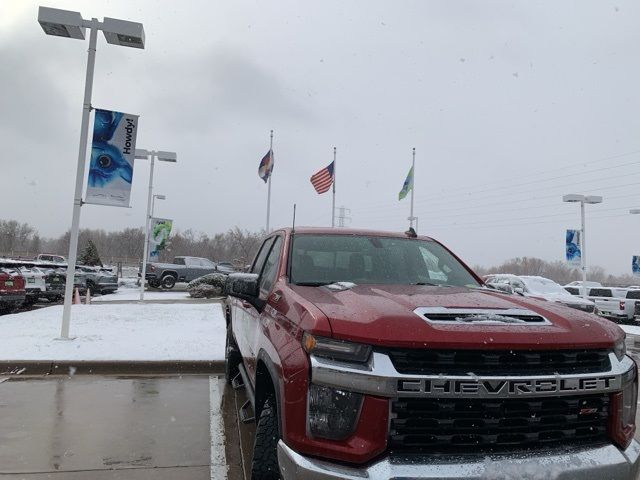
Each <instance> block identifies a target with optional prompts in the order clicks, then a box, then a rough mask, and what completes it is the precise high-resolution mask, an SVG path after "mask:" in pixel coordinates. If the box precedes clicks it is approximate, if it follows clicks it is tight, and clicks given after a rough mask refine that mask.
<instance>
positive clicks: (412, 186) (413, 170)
mask: <svg viewBox="0 0 640 480" xmlns="http://www.w3.org/2000/svg"><path fill="white" fill-rule="evenodd" d="M411 172H412V173H411V215H410V216H409V221H410V222H411V223H410V227H411V228H413V221H414V220H415V219H416V217H414V216H413V192H414V191H415V188H414V187H415V185H416V147H413V160H412V163H411Z"/></svg>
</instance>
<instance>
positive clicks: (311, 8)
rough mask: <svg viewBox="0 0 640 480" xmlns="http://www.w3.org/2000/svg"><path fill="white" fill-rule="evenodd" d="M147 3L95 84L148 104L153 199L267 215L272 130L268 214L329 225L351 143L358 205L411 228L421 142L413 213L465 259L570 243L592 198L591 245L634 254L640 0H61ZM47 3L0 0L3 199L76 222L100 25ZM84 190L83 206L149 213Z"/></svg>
mask: <svg viewBox="0 0 640 480" xmlns="http://www.w3.org/2000/svg"><path fill="white" fill-rule="evenodd" d="M42 5H45V6H52V7H57V8H63V9H68V10H76V11H80V12H81V13H82V15H83V16H84V17H85V18H90V17H91V16H95V17H98V18H99V19H102V17H104V16H109V17H115V18H122V19H127V20H133V21H139V22H142V23H143V24H144V28H145V33H146V40H147V42H146V48H145V49H144V50H137V49H131V48H122V47H117V46H113V45H109V44H107V43H106V42H105V40H104V37H103V36H102V35H100V37H99V39H98V49H97V60H96V71H95V83H94V90H93V101H92V104H93V106H95V107H99V108H106V109H114V110H120V111H124V112H127V113H134V114H139V115H140V121H139V133H138V147H139V148H147V149H157V150H173V151H176V152H177V153H178V163H177V164H174V165H172V164H162V163H161V164H159V165H157V167H156V175H155V185H156V189H155V192H156V193H161V194H166V195H167V200H166V201H164V202H158V207H157V211H156V213H157V214H158V215H159V216H164V217H168V218H173V219H174V221H175V224H174V225H175V227H176V228H178V229H186V228H192V229H194V230H196V231H203V232H206V233H209V234H214V233H217V232H222V231H225V230H227V229H229V228H231V227H233V226H235V225H237V226H239V227H241V228H246V229H250V230H256V229H260V228H264V226H265V212H266V197H267V188H266V186H265V184H264V183H263V182H262V180H260V178H259V177H258V175H257V168H258V163H259V160H260V159H261V158H262V156H263V155H264V154H265V153H266V151H267V150H268V147H269V130H270V129H273V130H274V131H275V138H274V152H275V170H274V172H273V185H272V188H273V191H272V193H273V197H272V226H274V227H278V226H284V225H289V224H290V222H291V212H292V205H293V203H297V205H298V223H299V224H306V225H328V224H330V222H331V195H330V193H326V194H324V195H322V196H319V195H317V194H316V193H315V191H314V190H313V188H312V186H311V184H310V183H309V177H310V176H311V175H312V174H313V173H314V172H316V171H317V170H319V169H320V168H322V167H324V166H326V165H327V164H328V163H330V161H331V157H332V148H333V146H336V147H337V152H338V161H337V205H339V206H340V205H344V206H345V207H347V208H348V209H350V216H351V222H350V224H351V225H352V226H356V227H366V228H376V229H386V230H404V229H406V226H407V223H408V222H407V220H406V218H407V216H408V214H409V197H407V198H406V199H405V200H403V201H398V191H399V190H400V189H401V187H402V183H403V181H404V178H405V176H406V174H407V171H408V169H409V167H410V163H411V148H412V147H415V148H416V151H417V155H416V163H417V167H416V170H417V171H416V204H415V214H416V216H418V217H419V231H420V233H423V234H428V235H431V236H433V237H435V238H437V239H439V240H441V241H443V242H444V243H445V244H446V245H448V246H449V247H451V248H452V249H453V250H454V251H455V252H456V253H458V254H459V255H460V256H461V257H462V258H463V259H464V260H466V261H467V262H468V263H470V264H481V265H491V264H495V263H498V262H501V261H503V260H506V259H508V258H511V257H514V256H525V255H526V256H537V257H541V258H544V259H547V260H559V259H562V258H563V255H564V244H563V242H564V230H565V229H566V228H578V227H579V207H578V206H577V205H575V204H564V203H562V201H561V197H562V195H563V194H565V193H585V194H595V195H602V196H603V197H604V203H603V204H601V205H595V206H589V207H588V209H587V211H588V212H587V213H588V219H587V220H588V221H587V230H588V240H589V244H588V247H589V263H592V264H598V265H601V266H603V267H605V268H607V270H609V271H610V272H614V273H627V272H629V273H630V269H631V255H632V254H640V216H631V215H629V214H628V210H629V208H632V207H640V198H638V197H640V192H638V188H637V183H638V180H639V179H640V110H639V108H638V107H639V100H638V99H639V96H638V93H639V89H640V68H639V66H638V59H639V58H640V30H639V29H638V24H639V22H640V4H639V3H638V2H634V1H615V2H607V1H602V0H594V1H585V0H576V1H565V2H557V1H553V0H549V1H544V2H534V1H517V2H508V1H484V2H478V1H476V0H469V1H451V0H443V1H439V2H438V1H429V2H424V1H402V2H398V1H391V0H387V1H372V0H366V1H365V0H362V1H348V2H347V1H344V0H339V1H327V0H322V1H304V2H300V1H280V0H277V1H270V2H258V1H238V0H234V1H226V2H221V1H201V2H196V1H181V2H176V1H136V2H131V1H125V0H122V1H115V0H114V1H97V0H94V1H92V2H81V1H57V0H49V1H48V2H45V3H42ZM37 7H38V3H34V2H29V1H25V0H2V2H0V144H1V145H2V152H3V154H2V158H1V159H0V165H1V170H0V179H2V180H3V181H2V182H1V191H2V196H1V198H2V201H1V202H0V218H4V219H11V218H13V219H17V220H20V221H23V222H28V223H30V224H32V225H33V226H35V227H36V228H37V229H38V230H39V231H40V233H41V235H44V236H53V235H59V234H61V233H62V232H64V231H65V230H67V229H68V228H69V225H70V223H71V207H72V199H73V186H74V182H75V171H76V161H77V148H78V140H79V131H80V118H81V108H82V95H83V89H84V70H85V67H86V50H87V46H88V42H87V41H80V40H70V39H65V38H58V37H51V36H47V35H45V34H44V32H43V31H42V29H41V28H40V26H39V25H38V23H37ZM148 172H149V167H148V162H146V161H140V162H139V163H137V164H136V166H135V169H134V178H133V192H132V202H131V203H132V208H131V209H123V208H113V207H100V206H92V205H86V206H84V207H83V209H82V219H81V226H82V227H87V228H104V229H106V230H113V229H120V228H123V227H138V226H141V225H143V223H144V215H145V209H146V193H147V190H146V189H147V185H148V183H147V182H148Z"/></svg>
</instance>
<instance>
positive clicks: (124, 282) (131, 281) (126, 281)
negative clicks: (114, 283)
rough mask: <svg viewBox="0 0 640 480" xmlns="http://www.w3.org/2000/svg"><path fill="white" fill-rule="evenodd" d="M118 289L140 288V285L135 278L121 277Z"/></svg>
mask: <svg viewBox="0 0 640 480" xmlns="http://www.w3.org/2000/svg"><path fill="white" fill-rule="evenodd" d="M118 288H140V285H138V279H137V278H132V277H123V278H119V279H118Z"/></svg>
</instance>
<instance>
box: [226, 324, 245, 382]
mask: <svg viewBox="0 0 640 480" xmlns="http://www.w3.org/2000/svg"><path fill="white" fill-rule="evenodd" d="M241 361H242V356H241V355H240V350H239V349H238V345H237V344H236V341H235V340H234V339H233V336H232V335H231V324H229V325H228V326H227V342H226V347H225V351H224V379H225V380H226V381H227V383H228V384H229V385H231V380H233V379H234V378H235V377H236V376H237V375H238V373H240V369H239V368H238V367H239V366H240V362H241Z"/></svg>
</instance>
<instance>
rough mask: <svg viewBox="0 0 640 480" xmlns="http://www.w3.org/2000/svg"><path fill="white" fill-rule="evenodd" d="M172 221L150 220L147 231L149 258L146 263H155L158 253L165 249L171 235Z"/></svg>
mask: <svg viewBox="0 0 640 480" xmlns="http://www.w3.org/2000/svg"><path fill="white" fill-rule="evenodd" d="M172 226H173V220H169V219H166V218H152V219H151V227H150V230H149V258H147V261H148V262H157V261H158V256H159V255H160V252H161V251H162V250H164V249H165V248H166V247H167V241H168V240H169V235H170V234H171V227H172Z"/></svg>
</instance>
